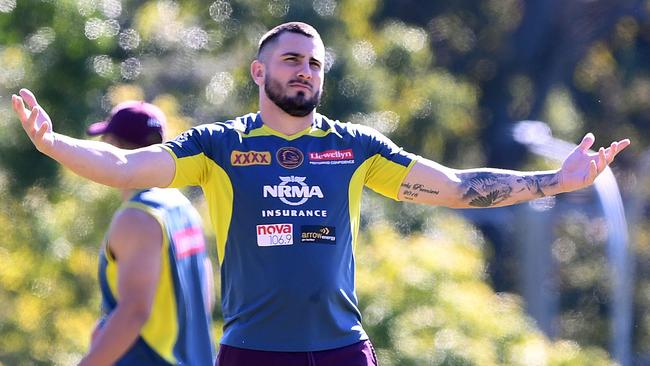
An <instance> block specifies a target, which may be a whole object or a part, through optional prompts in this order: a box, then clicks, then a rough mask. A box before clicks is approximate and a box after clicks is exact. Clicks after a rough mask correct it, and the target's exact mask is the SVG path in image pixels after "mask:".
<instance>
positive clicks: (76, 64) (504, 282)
mask: <svg viewBox="0 0 650 366" xmlns="http://www.w3.org/2000/svg"><path fill="white" fill-rule="evenodd" d="M649 13H650V1H647V0H597V1H567V2H561V1H556V0H529V1H523V0H486V1H477V0H459V1H453V2H449V1H416V0H401V1H379V0H312V1H296V0H231V1H227V0H217V1H199V0H179V1H174V0H145V1H128V0H122V1H120V0H57V1H53V0H21V1H16V0H0V139H2V141H3V144H2V145H1V146H0V156H1V158H0V195H1V197H0V198H2V201H3V205H2V206H0V230H2V234H3V235H2V237H3V240H2V241H1V242H0V252H1V254H2V255H1V256H0V261H1V262H0V309H2V310H0V363H3V364H7V365H23V364H24V365H28V364H29V365H31V364H37V365H50V364H61V365H66V364H70V363H72V361H73V360H74V359H76V358H77V357H78V356H79V354H80V353H81V352H83V351H84V350H85V347H86V346H87V334H88V333H89V332H90V329H91V327H92V323H93V321H94V317H95V315H96V312H97V307H98V299H97V294H98V290H97V286H96V283H95V274H94V273H95V262H96V258H95V253H96V250H97V246H98V243H99V242H100V241H101V236H102V235H103V231H104V230H105V228H106V226H107V224H108V221H109V220H110V216H111V214H112V212H113V210H114V208H115V207H116V206H117V196H116V194H115V193H113V192H112V191H111V190H107V189H105V188H102V187H99V186H97V185H93V184H90V183H84V182H80V181H79V180H78V179H77V178H74V177H71V176H70V175H69V174H68V173H65V172H62V171H60V170H59V168H58V166H57V164H56V163H55V162H54V161H52V160H50V159H46V158H44V157H43V156H42V155H41V154H40V153H38V152H37V151H35V150H34V149H33V147H32V145H31V144H30V143H29V141H28V139H27V138H26V137H25V136H24V133H23V132H22V130H21V128H20V126H19V124H18V123H17V122H16V118H15V117H14V116H13V113H12V112H11V107H10V103H9V101H10V95H11V94H12V93H15V92H16V91H17V89H18V88H19V87H28V88H30V89H32V90H34V91H35V92H36V94H37V96H38V98H39V101H40V103H41V104H42V105H43V106H44V107H45V109H46V110H47V111H48V112H49V114H50V115H51V116H52V117H53V119H54V127H55V130H57V131H60V132H62V133H66V134H71V135H73V136H83V131H84V129H85V127H86V126H87V125H88V124H89V123H92V122H95V121H98V120H101V119H103V118H105V116H106V114H107V112H108V111H109V110H110V109H111V107H112V106H114V105H115V104H117V103H118V102H120V101H123V100H126V99H133V98H142V99H146V100H148V101H152V102H154V103H155V104H157V105H159V106H160V107H161V108H162V109H163V110H164V111H165V113H167V115H168V118H169V122H170V137H171V136H173V135H174V134H176V133H178V132H180V131H182V130H184V129H186V128H187V127H189V126H192V125H196V124H199V123H206V122H211V121H215V120H225V119H229V118H231V117H233V116H236V115H240V114H243V113H247V112H249V111H254V110H256V109H257V88H256V86H255V85H254V83H253V82H252V81H251V79H250V76H249V65H250V61H251V59H252V57H253V55H254V53H255V50H256V44H257V41H258V39H259V36H260V35H261V34H263V33H264V32H265V31H266V30H267V29H269V28H270V27H272V26H274V25H276V24H278V23H281V22H283V21H288V20H302V21H306V22H308V23H310V24H312V25H314V26H315V27H316V28H317V29H318V30H319V31H320V32H321V34H322V36H323V39H324V41H325V44H326V47H327V50H326V51H327V60H326V61H327V62H326V64H327V65H326V70H327V77H326V79H325V90H324V95H323V100H322V103H321V106H320V107H319V111H320V112H322V113H324V114H326V115H329V116H330V117H333V118H336V119H340V120H342V121H353V122H358V123H363V124H367V125H371V126H373V127H375V128H377V129H378V130H380V131H382V132H384V133H385V134H387V135H389V136H390V137H391V138H392V139H393V140H394V141H396V142H397V143H398V144H400V145H401V146H403V147H404V148H405V149H407V150H409V151H412V152H414V153H417V154H420V155H422V156H425V157H428V158H431V159H433V160H436V161H439V162H441V163H443V164H445V165H449V166H452V167H458V168H465V167H476V166H482V165H489V166H496V167H505V168H512V169H548V168H553V167H556V166H557V165H556V164H554V163H551V162H548V161H545V160H544V159H540V158H535V157H533V156H531V155H530V154H527V153H526V150H525V147H524V146H522V145H521V144H519V143H518V142H516V141H515V140H514V139H513V137H512V127H513V126H514V124H515V123H516V122H517V121H520V120H543V121H545V122H546V123H547V124H548V125H549V126H550V127H551V129H552V131H553V134H554V135H555V136H556V137H559V138H562V139H565V140H568V141H577V140H579V139H580V138H581V136H582V134H584V133H585V132H586V131H594V132H595V133H596V136H597V138H598V142H599V143H601V142H604V141H610V140H613V139H618V138H622V137H631V138H632V139H633V142H634V145H633V146H632V147H631V148H630V149H628V151H626V152H625V153H623V154H622V155H620V156H619V157H618V161H617V162H616V164H615V165H614V167H613V168H614V172H615V174H616V176H617V177H618V180H619V186H620V188H621V193H622V195H623V199H624V200H625V201H626V205H627V206H633V207H634V209H633V210H631V211H630V214H631V216H630V220H629V221H630V223H631V224H633V226H631V229H632V230H631V239H632V242H633V244H632V247H633V250H634V252H635V254H636V256H635V263H634V268H635V270H636V273H637V277H636V278H637V280H636V282H635V283H634V288H635V303H634V314H635V318H634V322H635V323H634V336H633V344H632V346H633V351H634V353H635V354H636V355H638V356H637V358H638V359H639V360H644V359H646V358H648V355H650V338H649V337H648V334H650V317H649V316H648V315H647V314H648V313H650V312H649V311H648V310H649V309H650V295H649V294H650V282H649V281H648V279H647V278H648V276H647V274H648V273H650V235H648V232H647V231H648V230H647V228H645V226H644V225H643V224H644V221H645V220H647V218H648V216H650V215H649V213H650V210H649V209H648V208H647V206H648V205H647V202H648V201H649V200H648V199H647V197H648V195H649V194H650V193H649V192H647V188H645V189H642V188H638V187H640V186H641V187H649V186H650V185H648V184H643V183H644V182H646V180H647V176H646V174H647V173H646V171H648V169H647V168H644V167H645V166H644V165H642V164H641V160H642V154H641V153H642V151H643V150H644V149H645V146H647V145H648V143H649V142H650V130H649V129H648V128H647V125H648V123H649V122H650V120H649V118H650V76H649V75H650V72H649V71H650V64H649V63H648V62H647V60H648V57H649V56H650V22H648V19H649V15H650V14H649ZM188 192H189V194H190V196H192V198H193V200H194V201H195V202H196V203H197V205H198V206H199V207H200V208H202V211H203V212H204V213H205V212H206V210H205V208H204V205H205V203H204V202H202V201H201V198H200V193H199V192H197V191H196V190H193V189H191V190H189V191H188ZM366 198H367V199H366V201H365V202H364V210H363V217H362V224H363V233H362V235H363V238H364V240H363V241H365V242H367V244H366V245H361V246H360V247H359V250H360V256H359V266H358V268H359V293H360V295H361V296H360V298H361V305H362V307H363V308H364V309H363V312H364V314H366V319H365V322H366V325H367V326H368V330H369V332H370V334H371V336H372V337H373V339H374V340H375V342H376V343H377V347H378V349H379V351H380V357H381V358H382V362H383V363H384V364H388V365H390V364H396V365H397V364H400V365H402V364H403V365H409V364H413V365H421V364H441V365H466V364H467V365H484V364H485V365H489V364H522V365H523V364H528V365H535V364H540V365H543V364H557V365H574V364H575V365H583V364H584V365H597V364H603V363H607V362H608V361H607V360H608V358H607V356H606V355H603V351H602V349H607V348H608V347H609V342H610V340H611V331H610V329H609V327H610V325H609V323H608V321H609V318H608V314H610V313H611V309H610V303H611V298H610V297H609V295H608V294H609V293H610V292H611V288H610V287H609V286H610V285H609V282H610V281H611V279H610V276H609V274H608V273H609V268H608V267H607V264H606V257H605V253H606V248H605V242H606V237H607V235H608V233H607V232H606V230H605V229H603V227H604V226H605V224H604V223H603V221H602V220H603V219H602V215H601V214H600V213H599V212H598V210H595V209H593V207H594V205H595V204H594V202H593V201H594V198H593V194H592V195H591V196H588V195H586V196H584V197H583V201H582V203H573V204H568V206H567V205H565V206H567V207H569V209H566V210H564V211H554V215H555V219H554V221H553V223H554V224H553V228H552V229H553V234H554V236H555V239H554V241H553V243H552V245H551V248H550V249H549V250H551V251H552V254H553V261H554V265H555V266H556V268H557V269H558V273H557V275H556V277H555V278H554V279H555V280H556V281H557V283H558V284H557V289H558V292H559V293H560V295H559V302H560V308H559V309H558V312H557V317H556V318H557V319H555V321H554V324H555V325H554V326H555V329H556V332H555V334H553V335H554V336H556V337H557V338H558V340H556V341H552V340H548V339H546V338H545V337H544V336H543V335H542V334H541V333H540V332H539V331H538V330H536V329H535V325H534V324H533V323H531V321H530V320H528V319H526V318H525V317H524V315H523V312H524V311H523V308H525V304H522V303H521V301H520V300H519V299H518V298H517V296H516V295H514V293H517V292H520V291H521V288H519V287H518V284H520V282H519V281H520V277H521V276H520V275H519V273H518V272H517V271H514V270H510V269H519V266H518V265H517V264H516V263H515V262H517V260H518V259H517V258H516V255H515V254H516V252H517V249H518V246H520V243H517V242H516V240H514V239H511V238H512V237H511V236H509V235H510V234H509V233H510V232H513V231H515V230H513V228H512V222H514V221H509V222H507V223H506V224H501V225H500V226H499V227H497V228H496V229H494V228H493V229H490V228H489V227H486V226H484V225H479V224H477V226H476V227H480V228H481V229H482V230H483V234H484V235H486V239H482V238H481V236H480V235H479V234H478V233H477V231H476V230H477V229H476V227H474V226H471V225H470V224H468V223H466V222H463V221H462V220H461V219H460V218H458V217H452V216H451V215H450V214H449V212H448V211H443V210H440V209H432V208H427V207H419V206H418V207H416V206H412V205H406V204H394V203H392V202H387V200H385V199H378V198H377V197H376V196H374V195H372V194H371V195H366ZM585 201H588V202H589V203H590V204H588V205H585V204H584V202H585ZM563 207H564V206H563ZM517 212H518V211H508V209H502V210H500V211H490V213H489V214H487V215H492V216H499V217H506V218H508V217H510V218H512V217H513V216H515V217H516V215H517ZM466 216H468V217H469V216H470V215H466ZM206 221H207V220H206ZM386 221H388V222H391V224H390V226H391V227H393V228H394V229H395V230H396V232H397V234H396V233H394V232H392V231H391V230H389V229H388V228H386V225H385V224H382V222H386ZM379 233H381V235H379ZM209 236H213V233H211V232H209ZM387 238H391V240H390V242H389V241H388V239H387ZM483 240H487V241H486V242H484V241H483ZM213 258H215V257H213ZM441 258H444V260H442V259H441ZM513 263H514V264H513ZM451 264H455V265H454V266H451ZM450 266H451V267H450ZM499 268H501V270H500V271H499ZM504 269H505V270H504ZM522 270H523V269H522ZM491 288H496V289H498V290H499V291H500V292H499V293H498V294H495V293H493V292H492V291H491ZM502 291H507V293H505V292H502ZM386 294H390V296H384V295H386ZM479 309H480V310H479ZM219 316H220V313H219V310H218V309H216V310H215V319H219ZM497 319H498V320H499V321H497ZM219 324H220V323H218V322H217V323H216V325H215V327H216V328H217V329H218V327H219ZM596 347H599V348H596ZM639 362H643V361H639Z"/></svg>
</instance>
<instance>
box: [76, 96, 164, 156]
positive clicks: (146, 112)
mask: <svg viewBox="0 0 650 366" xmlns="http://www.w3.org/2000/svg"><path fill="white" fill-rule="evenodd" d="M165 123H166V121H165V114H164V113H163V112H162V111H161V110H160V109H159V108H158V107H156V106H155V105H153V104H149V103H146V102H142V101H128V102H123V103H120V104H118V105H116V106H115V108H113V109H112V110H111V114H110V117H109V118H108V120H106V121H101V122H96V123H93V124H92V125H90V126H88V129H86V133H87V134H88V135H90V136H97V135H103V134H107V133H110V134H113V135H115V136H116V137H118V138H120V139H122V140H124V141H127V142H130V143H133V144H135V145H137V146H138V147H143V146H149V145H152V144H157V143H160V142H163V141H164V138H165Z"/></svg>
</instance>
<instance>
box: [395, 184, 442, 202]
mask: <svg viewBox="0 0 650 366" xmlns="http://www.w3.org/2000/svg"><path fill="white" fill-rule="evenodd" d="M438 193H440V191H438V190H435V189H433V188H431V187H427V186H425V185H424V184H421V183H410V182H405V183H402V194H403V197H404V199H406V200H409V201H414V200H415V199H416V198H417V197H419V196H420V195H433V196H435V195H437V194H438Z"/></svg>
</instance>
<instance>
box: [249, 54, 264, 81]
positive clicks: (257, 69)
mask: <svg viewBox="0 0 650 366" xmlns="http://www.w3.org/2000/svg"><path fill="white" fill-rule="evenodd" d="M265 74H266V68H265V66H264V64H263V63H262V62H261V61H260V60H254V61H253V62H252V63H251V76H252V77H253V81H254V82H255V84H257V85H260V86H261V85H264V75H265Z"/></svg>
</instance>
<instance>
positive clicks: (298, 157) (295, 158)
mask: <svg viewBox="0 0 650 366" xmlns="http://www.w3.org/2000/svg"><path fill="white" fill-rule="evenodd" d="M275 158H276V159H277V160H278V164H280V166H282V167H283V168H287V169H295V168H297V167H299V166H300V165H302V162H303V160H305V157H304V156H303V155H302V151H300V150H298V149H296V148H295V147H283V148H281V149H280V150H278V152H277V153H276V154H275Z"/></svg>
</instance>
